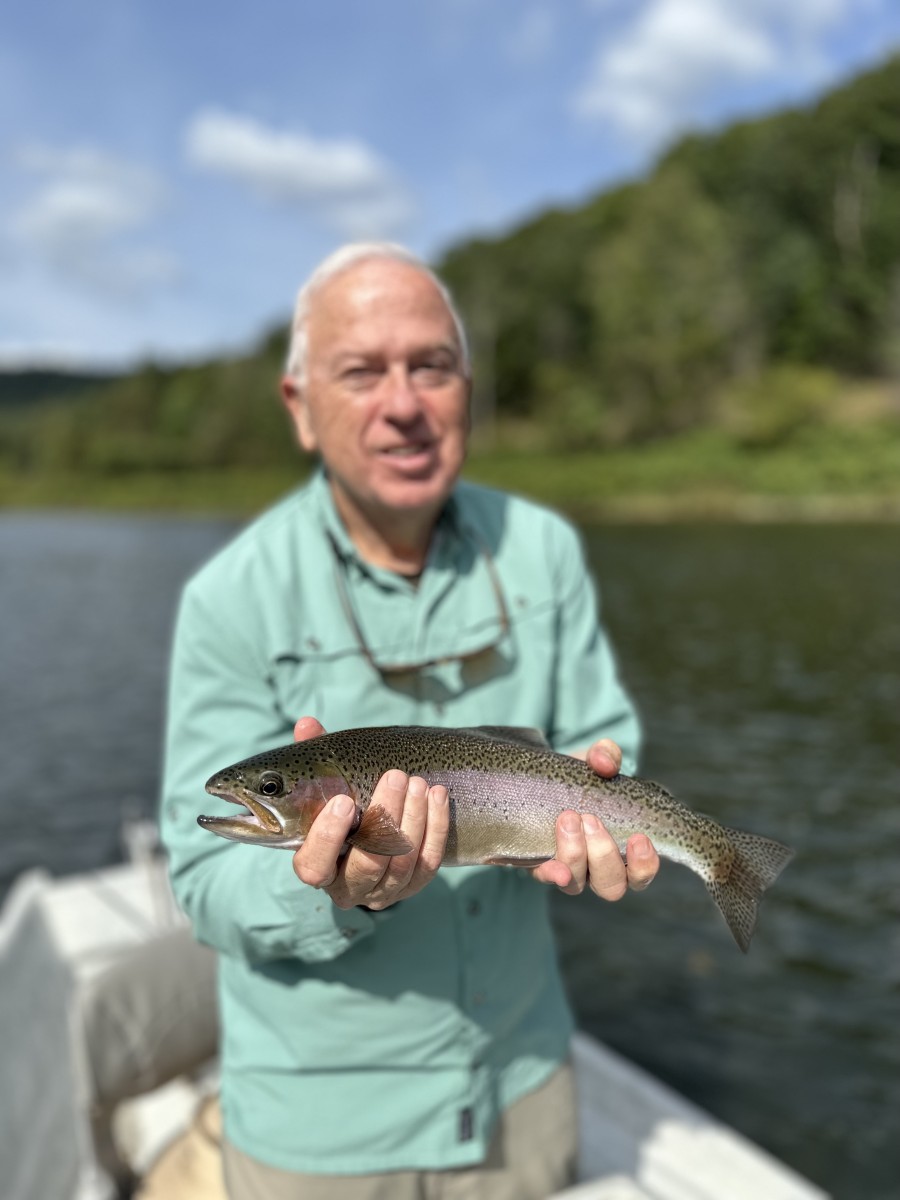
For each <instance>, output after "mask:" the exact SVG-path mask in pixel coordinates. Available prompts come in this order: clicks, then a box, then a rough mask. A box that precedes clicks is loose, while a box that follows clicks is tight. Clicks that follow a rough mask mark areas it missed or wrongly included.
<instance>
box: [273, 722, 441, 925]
mask: <svg viewBox="0 0 900 1200" xmlns="http://www.w3.org/2000/svg"><path fill="white" fill-rule="evenodd" d="M324 732H325V730H324V728H323V726H322V725H321V724H320V723H319V722H318V721H317V720H316V719H315V718H314V717H301V718H300V720H299V721H298V722H297V724H296V725H295V726H294V740H295V741H298V742H302V741H305V740H306V739H307V738H311V737H319V736H320V735H321V734H323V733H324ZM372 803H373V804H380V805H381V806H382V807H383V808H384V809H386V810H387V812H389V813H390V815H391V816H392V817H393V818H394V820H395V821H396V823H397V824H398V825H399V826H400V828H401V829H402V830H403V832H404V833H405V834H406V836H407V837H408V838H409V840H410V841H411V842H412V844H413V847H414V849H413V850H410V851H409V853H408V854H401V855H394V856H393V857H388V856H385V855H382V854H371V853H370V852H369V851H367V850H360V849H358V848H357V847H355V846H351V848H350V849H349V850H348V852H347V853H346V854H344V855H342V854H341V847H342V846H343V845H344V844H345V842H346V840H347V834H348V833H349V832H350V830H351V828H352V826H353V821H354V817H355V816H356V804H355V803H354V801H353V800H352V799H351V798H350V797H349V796H333V797H332V798H331V799H330V800H329V801H328V803H327V804H326V806H325V808H324V809H323V810H322V811H321V812H320V813H319V815H318V816H317V817H316V819H315V821H314V822H313V824H312V828H311V829H310V831H309V834H308V835H307V838H306V841H305V842H304V843H303V845H302V846H301V847H300V849H299V850H297V851H296V853H295V854H294V871H295V872H296V874H297V877H298V879H300V880H302V882H303V883H308V884H309V885H310V886H311V887H315V888H321V889H322V891H324V892H327V893H328V895H329V896H330V897H331V899H332V900H333V901H334V903H335V904H336V905H337V906H338V908H354V907H355V906H356V905H359V904H362V905H365V906H366V908H372V909H382V908H388V907H389V906H390V905H391V904H396V903H397V901H398V900H405V899H406V898H407V897H408V896H414V895H415V893H416V892H418V891H421V889H422V888H423V887H424V886H425V884H426V883H428V882H429V880H431V879H432V878H433V877H434V875H435V873H436V872H437V869H438V867H439V866H440V865H441V860H442V858H443V857H444V848H445V846H446V844H447V831H448V829H449V826H450V804H449V799H448V796H447V789H446V788H445V787H442V786H440V785H436V786H435V787H429V786H428V784H427V783H426V782H425V780H424V779H421V778H419V776H417V775H412V776H410V775H406V774H404V772H403V771H388V772H387V774H385V775H383V776H382V777H381V779H380V780H379V781H378V783H377V784H376V786H375V791H374V793H373V794H372Z"/></svg>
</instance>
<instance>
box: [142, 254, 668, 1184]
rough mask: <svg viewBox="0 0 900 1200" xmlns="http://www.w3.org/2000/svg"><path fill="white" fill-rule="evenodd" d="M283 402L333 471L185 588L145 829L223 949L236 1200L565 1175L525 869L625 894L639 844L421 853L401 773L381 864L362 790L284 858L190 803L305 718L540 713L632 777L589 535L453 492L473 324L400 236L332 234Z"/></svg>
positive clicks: (427, 833) (564, 837) (562, 1052)
mask: <svg viewBox="0 0 900 1200" xmlns="http://www.w3.org/2000/svg"><path fill="white" fill-rule="evenodd" d="M282 392H283V398H284V401H285V403H286V406H287V408H288V411H289V413H290V416H291V419H292V421H293V424H294V427H295V429H296V433H297V437H298V439H299V442H300V444H301V446H302V447H303V448H304V449H305V450H307V451H310V452H314V453H317V454H318V455H319V456H320V458H321V461H322V464H323V471H322V472H321V473H319V474H318V475H316V476H315V477H314V479H313V481H312V482H311V483H310V484H309V485H308V486H307V487H305V488H303V489H301V490H300V491H299V492H298V493H296V494H294V495H292V496H289V497H288V498H287V499H286V500H284V501H282V502H281V503H280V504H279V505H277V506H276V507H275V508H274V509H273V510H271V511H270V512H269V513H267V514H265V515H264V516H263V517H262V518H261V519H259V520H258V521H256V522H255V523H254V524H252V525H251V526H250V527H249V528H248V529H247V530H246V531H245V532H244V533H243V534H242V535H240V536H239V537H238V538H237V539H236V540H235V541H234V542H233V543H232V544H231V545H230V546H229V547H227V548H226V549H225V550H224V551H223V552H222V553H221V554H220V555H218V556H217V557H216V558H215V559H214V560H213V561H212V562H211V563H209V564H207V566H206V567H205V568H203V570H201V571H200V572H199V574H198V575H197V576H195V578H194V579H193V580H192V581H191V582H190V583H189V584H188V586H187V587H186V589H185V592H184V596H183V599H182V606H181V611H180V614H179V621H178V628H177V633H176V639H175V646H174V652H173V663H172V677H171V691H170V706H169V733H168V739H167V755H166V773H165V774H166V778H165V792H164V803H163V832H164V837H165V840H166V843H167V845H168V848H169V853H170V858H171V870H172V878H173V883H174V887H175V890H176V893H177V895H178V897H179V899H180V901H181V903H182V904H183V906H184V908H185V909H186V911H187V912H188V914H189V915H190V917H191V919H192V921H193V923H194V928H195V931H196V934H197V936H198V938H199V939H200V940H202V941H205V942H208V943H209V944H210V945H212V946H214V947H215V948H216V949H217V950H219V951H220V987H219V991H220V1006H221V1020H222V1028H223V1040H222V1106H223V1113H224V1131H225V1154H224V1162H225V1171H226V1180H227V1183H228V1188H229V1193H230V1195H231V1196H232V1197H233V1198H234V1200H251V1198H255V1197H260V1198H261V1197H266V1198H267V1200H281V1198H284V1200H288V1198H290V1197H297V1198H299V1197H301V1196H302V1197H308V1196H310V1197H326V1196H328V1197H330V1196H340V1197H347V1198H349V1200H357V1198H359V1200H362V1198H363V1197H365V1198H366V1200H369V1198H371V1197H380V1196H384V1197H390V1198H391V1200H403V1198H404V1197H407V1196H408V1197H410V1198H412V1197H419V1196H426V1195H427V1196H435V1197H438V1196H450V1195H460V1196H462V1195H481V1194H484V1195H488V1196H490V1197H492V1198H493V1197H497V1198H501V1200H502V1198H503V1197H507V1196H508V1197H517V1198H527V1197H529V1196H534V1197H540V1196H545V1195H548V1194H549V1193H550V1192H552V1191H553V1190H554V1189H556V1188H558V1187H561V1186H563V1185H564V1184H565V1183H566V1182H567V1180H568V1178H569V1175H570V1172H571V1165H572V1159H573V1154H574V1137H575V1130H574V1120H573V1109H572V1092H571V1073H570V1071H569V1070H568V1068H566V1067H565V1066H564V1064H565V1060H566V1057H567V1043H568V1038H569V1035H570V1032H571V1021H570V1016H569V1013H568V1008H567V1005H566V1001H565V998H564V995H563V991H562V986H561V983H560V980H559V976H558V972H557V968H556V963H555V955H554V949H553V942H552V934H551V931H550V926H549V921H548V917H547V895H548V889H547V888H546V887H545V886H541V885H545V884H555V885H556V886H557V887H559V888H562V889H563V890H564V891H566V892H570V893H575V892H579V891H581V890H582V889H583V888H584V887H585V886H586V885H589V886H590V887H591V888H592V889H593V890H594V891H595V892H596V893H597V894H598V895H600V896H603V897H605V898H607V899H618V898H619V897H620V896H621V895H622V894H623V893H624V891H625V889H626V887H627V886H628V885H629V884H630V885H631V886H632V887H643V886H646V884H647V883H649V882H650V880H651V879H652V877H653V876H654V874H655V872H656V870H657V867H658V859H657V857H656V854H655V852H654V850H653V848H652V846H651V845H650V843H649V842H648V840H647V839H646V838H645V837H642V836H638V837H635V838H633V839H632V840H631V842H630V843H629V846H628V851H627V861H623V859H622V856H621V855H620V854H619V852H618V850H617V848H616V846H615V844H614V843H613V842H612V839H611V838H610V837H609V835H608V834H607V833H606V832H605V830H604V829H603V828H602V826H601V825H600V824H599V823H598V822H597V821H595V820H593V819H592V818H590V817H585V818H583V819H582V818H580V817H578V816H577V815H576V814H574V813H565V814H562V815H561V816H560V818H559V821H558V823H557V857H556V858H555V859H554V860H552V861H551V862H548V863H545V864H543V865H542V866H541V867H539V868H537V869H536V870H534V871H532V872H528V871H524V870H512V869H500V868H490V867H487V868H454V869H445V870H439V868H440V862H441V856H442V853H443V848H444V843H445V839H446V835H447V825H448V801H447V794H446V791H445V789H443V788H440V787H429V786H428V784H427V782H426V781H425V780H424V779H419V778H415V777H413V778H409V777H407V776H406V775H404V774H402V773H401V772H399V771H391V772H388V774H387V775H386V776H385V777H384V778H383V779H382V780H381V781H380V783H379V785H378V792H377V799H378V801H379V802H380V803H382V804H383V805H384V806H385V807H386V808H388V809H389V810H390V811H391V813H392V814H393V815H394V817H395V819H396V820H397V821H398V823H399V824H400V825H401V827H402V829H403V830H404V832H405V833H406V834H407V836H408V837H409V838H410V840H411V842H412V844H413V846H414V849H413V850H412V851H411V852H410V853H408V854H406V855H403V856H399V857H395V858H390V859H386V858H382V857H379V856H377V855H373V854H370V853H366V852H364V851H361V850H358V849H351V850H350V851H349V852H348V853H347V854H345V855H342V854H341V849H342V846H343V844H344V839H345V836H346V834H347V832H348V830H349V829H350V826H351V823H352V819H353V806H352V803H351V801H350V800H349V798H348V797H342V796H336V797H334V798H333V799H332V800H331V801H330V802H329V804H328V805H327V807H326V808H325V810H324V811H323V812H322V813H321V814H320V816H319V817H318V818H317V820H316V822H315V824H314V826H313V828H312V830H311V832H310V835H309V837H308V839H307V841H306V843H305V844H304V846H303V847H302V848H301V849H300V850H299V851H297V853H296V854H295V855H294V857H293V871H292V870H291V859H290V858H289V857H288V856H287V855H279V854H275V853H271V852H268V851H263V850H261V849H259V848H256V847H251V846H246V845H241V844H235V843H226V842H223V841H221V840H219V839H216V838H214V837H211V836H210V835H209V833H208V832H205V831H203V830H201V829H199V828H198V827H197V825H196V816H197V814H198V812H199V811H204V810H206V811H212V806H213V804H214V802H211V801H209V800H208V799H207V798H205V797H203V795H202V790H201V789H202V785H203V782H204V781H205V779H206V778H207V777H208V776H209V775H210V774H211V773H212V772H213V771H214V770H216V769H218V768H220V767H222V766H223V765H225V764H227V763H228V762H230V761H234V760H236V759H238V758H241V757H244V756H245V755H248V754H251V753H254V752H256V751H258V750H262V749H264V748H266V747H269V746H272V745H276V744H279V743H283V742H284V741H286V740H288V739H289V737H290V734H291V731H292V730H294V733H295V736H296V737H298V738H303V737H309V736H314V735H316V734H317V733H320V732H321V731H322V729H323V727H324V728H328V729H338V728H349V727H354V726H364V725H385V724H398V725H409V724H424V725H447V726H464V725H476V724H494V725H498V724H504V725H519V726H531V727H539V728H541V729H543V730H544V731H545V733H546V734H547V735H548V737H549V739H550V740H551V742H552V744H554V745H555V746H556V748H557V749H559V750H562V751H565V752H570V753H578V752H580V753H581V754H582V755H584V754H587V755H588V759H589V762H590V763H591V765H592V766H593V767H594V769H595V770H597V771H599V772H600V773H601V774H606V775H612V774H614V773H615V772H616V770H617V769H618V768H619V766H620V765H621V764H622V761H623V760H622V753H623V751H624V755H625V760H624V765H625V769H627V770H630V769H633V765H634V755H635V752H636V749H637V739H638V731H637V723H636V719H635V717H634V714H633V711H632V709H631V707H630V705H629V703H628V700H627V698H626V697H625V695H624V693H623V691H622V689H621V687H620V685H619V683H618V680H617V678H616V673H615V669H614V665H613V661H612V657H611V654H610V650H609V647H608V644H607V642H606V639H605V637H604V635H603V634H602V631H601V630H600V629H599V628H598V624H597V616H596V610H595V602H594V596H593V592H592V589H591V586H590V583H589V581H588V579H587V576H586V572H585V567H584V562H583V558H582V554H581V550H580V546H579V543H578V540H577V537H576V535H575V534H574V532H573V531H572V530H571V528H570V527H569V526H568V524H567V523H565V522H564V521H562V520H561V519H560V518H558V517H556V516H554V515H552V514H550V513H548V512H546V511H545V510H543V509H540V508H538V507H537V506H535V505H532V504H529V503H527V502H525V501H522V500H517V499H513V498H511V497H508V496H504V495H502V494H499V493H495V492H491V491H489V490H487V489H481V488H475V487H472V486H470V485H466V484H462V483H459V482H458V476H459V472H460V469H461V467H462V465H463V460H464V458H465V452H466V441H467V435H468V411H469V392H470V372H469V365H468V358H467V351H466V347H465V339H464V335H463V332H462V328H461V325H460V323H459V320H458V318H457V317H456V315H455V312H454V310H453V308H452V304H451V303H450V300H449V297H448V295H447V293H446V291H445V290H444V289H443V287H442V285H440V283H439V281H438V280H437V279H436V278H435V277H434V276H433V275H432V274H431V273H430V272H428V271H427V270H426V269H425V268H424V267H423V265H422V264H421V263H419V262H418V261H417V260H416V259H415V258H413V257H412V256H411V255H409V254H408V253H407V252H406V251H404V250H402V249H400V248H399V247H392V246H384V245H373V246H366V245H362V246H350V247H345V248H344V249H343V250H341V251H338V252H337V254H336V255H333V256H332V257H331V258H330V259H328V260H326V262H325V263H324V264H323V265H322V266H321V267H320V268H319V270H318V271H317V272H316V273H315V274H314V275H313V277H312V278H311V279H310V281H309V283H308V284H307V285H306V286H305V287H304V289H302V291H301V293H300V296H299V298H298V304H297V310H296V312H295V317H294V323H293V337H292V344H291V350H290V354H289V360H288V368H287V373H286V376H285V378H284V380H283V384H282ZM303 713H313V714H315V717H314V718H312V717H307V718H303V719H298V718H300V716H301V714H303ZM320 722H321V724H320ZM592 743H593V744H592ZM619 746H621V747H622V750H620V749H619ZM589 747H590V749H589ZM223 808H224V806H223ZM466 1189H470V1190H466Z"/></svg>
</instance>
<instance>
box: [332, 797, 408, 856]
mask: <svg viewBox="0 0 900 1200" xmlns="http://www.w3.org/2000/svg"><path fill="white" fill-rule="evenodd" d="M347 841H348V842H349V843H350V845H351V846H358V847H359V849H360V850H368V851H369V853H370V854H389V855H393V854H408V853H409V852H410V850H412V848H413V844H412V842H411V841H410V840H409V838H408V837H407V836H406V834H405V833H404V832H403V830H402V829H401V828H400V827H399V826H398V825H397V822H396V821H395V820H394V818H393V817H392V816H391V814H390V813H389V812H388V811H387V810H386V809H384V808H382V807H381V805H380V804H370V805H369V807H368V808H367V809H366V811H365V812H364V813H363V815H362V817H361V818H360V822H359V825H358V826H357V828H356V830H355V832H354V833H351V834H350V836H349V837H348V838H347Z"/></svg>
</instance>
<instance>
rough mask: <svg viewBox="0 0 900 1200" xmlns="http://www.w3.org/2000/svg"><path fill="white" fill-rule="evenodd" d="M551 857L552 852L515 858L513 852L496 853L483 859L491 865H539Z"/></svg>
mask: <svg viewBox="0 0 900 1200" xmlns="http://www.w3.org/2000/svg"><path fill="white" fill-rule="evenodd" d="M552 857H553V855H552V854H539V855H537V856H533V857H531V858H525V857H522V858H516V856H515V855H513V854H502V855H501V854H496V855H495V856H494V857H493V858H486V859H485V860H484V861H485V862H486V863H487V864H488V865H489V866H491V867H539V866H540V865H541V863H545V862H547V861H548V860H549V859H551V858H552Z"/></svg>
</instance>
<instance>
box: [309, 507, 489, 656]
mask: <svg viewBox="0 0 900 1200" xmlns="http://www.w3.org/2000/svg"><path fill="white" fill-rule="evenodd" d="M325 532H326V536H327V537H328V541H329V543H330V545H331V550H332V553H333V555H334V579H335V585H336V587H337V593H338V596H339V597H340V601H341V607H342V608H343V610H344V615H345V617H346V618H347V624H348V625H349V626H350V628H351V630H352V631H353V636H354V637H355V638H356V642H357V645H358V646H359V651H360V654H362V656H363V658H364V659H365V661H366V662H367V663H368V664H369V666H370V667H372V669H373V670H375V671H377V672H378V674H379V675H380V676H381V677H382V678H383V679H389V678H392V677H396V676H399V675H410V674H414V673H415V672H417V671H425V670H427V669H428V668H429V667H439V666H442V665H444V664H445V663H451V662H467V661H469V660H471V659H475V658H479V657H480V656H481V655H483V654H485V653H486V652H487V651H489V650H493V649H494V648H495V647H496V646H498V645H499V644H500V642H501V641H502V640H503V639H504V637H506V635H507V633H508V632H509V610H508V609H507V607H506V599H505V597H504V595H503V588H502V587H501V585H500V576H499V575H498V573H497V567H496V564H495V563H494V559H493V557H492V556H491V552H490V550H489V549H488V548H487V546H486V544H485V542H484V540H483V539H482V538H481V537H479V535H478V534H477V533H476V532H475V531H474V530H473V529H467V530H466V532H467V533H468V534H469V536H470V537H471V538H472V540H473V541H474V542H475V544H476V545H477V546H478V550H479V553H480V554H481V556H482V558H483V559H484V562H485V566H486V567H487V572H488V578H489V579H490V581H491V589H492V591H493V594H494V603H495V604H496V606H497V625H498V629H497V632H496V633H495V634H494V636H493V637H491V638H490V639H489V640H488V641H487V642H485V643H484V645H481V646H476V647H475V649H473V650H465V651H463V652H462V653H461V654H444V655H441V656H439V657H437V658H425V659H415V660H413V661H410V662H388V663H384V662H379V661H378V659H376V657H375V655H374V654H373V653H372V649H371V647H370V646H369V644H368V642H367V641H366V639H365V635H364V634H363V631H362V627H361V625H360V623H359V620H358V619H357V616H356V613H355V612H354V609H353V604H352V601H351V600H350V592H349V590H348V588H347V581H346V579H345V578H344V572H343V570H342V563H343V555H342V554H341V550H340V547H339V546H338V544H337V542H336V541H335V539H334V536H333V535H332V534H331V532H330V531H329V530H326V531H325Z"/></svg>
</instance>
